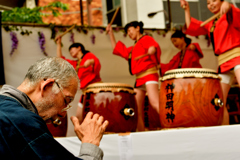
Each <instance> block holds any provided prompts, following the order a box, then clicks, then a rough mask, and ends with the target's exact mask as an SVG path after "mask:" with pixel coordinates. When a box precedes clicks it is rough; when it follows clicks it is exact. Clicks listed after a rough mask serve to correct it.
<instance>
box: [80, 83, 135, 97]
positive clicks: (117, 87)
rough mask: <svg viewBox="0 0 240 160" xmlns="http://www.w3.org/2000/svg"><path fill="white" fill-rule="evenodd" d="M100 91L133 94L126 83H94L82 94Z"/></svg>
mask: <svg viewBox="0 0 240 160" xmlns="http://www.w3.org/2000/svg"><path fill="white" fill-rule="evenodd" d="M101 91H103V92H104V91H105V92H107V91H112V92H120V91H124V92H129V93H131V94H135V92H134V88H133V87H132V86H131V85H129V84H126V83H114V82H108V83H94V84H90V85H88V86H87V87H86V89H84V94H86V93H89V92H93V93H99V92H101Z"/></svg>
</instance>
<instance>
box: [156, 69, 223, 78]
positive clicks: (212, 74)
mask: <svg viewBox="0 0 240 160" xmlns="http://www.w3.org/2000/svg"><path fill="white" fill-rule="evenodd" d="M185 77H194V78H216V79H221V77H220V76H219V75H218V74H217V72H216V71H214V70H212V69H206V68H181V69H173V70H169V71H167V72H166V73H165V74H164V75H163V77H161V78H160V80H161V81H165V80H168V79H173V78H185Z"/></svg>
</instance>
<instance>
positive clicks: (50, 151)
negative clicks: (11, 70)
mask: <svg viewBox="0 0 240 160" xmlns="http://www.w3.org/2000/svg"><path fill="white" fill-rule="evenodd" d="M78 85H79V79H78V76H77V74H76V71H75V70H74V68H73V67H72V65H71V64H69V63H68V62H67V61H65V60H63V59H61V58H56V57H54V58H44V59H41V60H38V61H37V62H36V63H35V64H33V65H32V66H31V67H30V68H29V70H28V72H27V74H26V76H25V79H24V81H23V83H22V84H21V85H20V86H19V87H18V88H17V89H15V88H14V87H12V86H9V85H4V86H3V87H2V89H1V91H0V155H1V159H4V158H5V159H31V160H35V159H44V160H48V159H51V160H53V159H61V160H62V159H68V160H69V159H79V158H82V159H89V160H97V159H102V157H103V152H102V150H101V149H100V148H99V147H98V146H99V144H100V141H101V139H102V136H103V133H104V131H105V129H106V127H107V125H108V121H104V119H103V117H102V116H99V115H98V114H94V115H93V113H91V112H89V113H88V114H87V116H86V118H85V119H84V121H83V123H82V124H81V125H80V124H79V121H78V119H77V118H76V117H71V120H72V122H73V125H74V130H75V132H76V135H77V136H78V138H79V139H80V140H81V141H82V145H81V150H80V155H79V158H77V157H75V156H74V155H72V154H71V153H70V152H68V151H67V150H66V149H65V148H64V147H63V146H61V145H60V144H59V143H58V142H57V141H56V140H55V139H54V138H53V136H52V135H51V133H50V132H49V130H48V128H47V126H46V122H47V123H49V122H51V123H52V122H54V121H55V120H57V121H59V119H60V118H61V117H64V116H65V115H66V111H67V110H68V109H69V108H70V106H69V103H71V101H72V100H73V98H74V96H75V94H76V92H77V89H78Z"/></svg>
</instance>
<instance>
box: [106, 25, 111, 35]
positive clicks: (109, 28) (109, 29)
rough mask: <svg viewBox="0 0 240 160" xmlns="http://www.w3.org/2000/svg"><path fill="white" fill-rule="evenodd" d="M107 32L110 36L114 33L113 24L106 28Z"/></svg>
mask: <svg viewBox="0 0 240 160" xmlns="http://www.w3.org/2000/svg"><path fill="white" fill-rule="evenodd" d="M106 32H107V33H108V34H110V33H112V25H111V24H108V25H107V27H106Z"/></svg>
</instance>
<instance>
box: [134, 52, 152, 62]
mask: <svg viewBox="0 0 240 160" xmlns="http://www.w3.org/2000/svg"><path fill="white" fill-rule="evenodd" d="M149 55H150V54H148V53H147V54H143V55H141V56H138V57H136V58H135V59H134V60H135V61H136V60H139V59H141V58H143V57H146V56H149Z"/></svg>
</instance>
